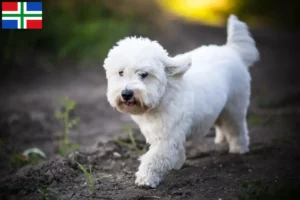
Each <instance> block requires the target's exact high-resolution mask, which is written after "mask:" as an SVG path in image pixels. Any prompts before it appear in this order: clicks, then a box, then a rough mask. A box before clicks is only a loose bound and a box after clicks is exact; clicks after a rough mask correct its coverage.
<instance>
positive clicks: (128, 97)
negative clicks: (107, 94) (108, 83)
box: [121, 89, 133, 101]
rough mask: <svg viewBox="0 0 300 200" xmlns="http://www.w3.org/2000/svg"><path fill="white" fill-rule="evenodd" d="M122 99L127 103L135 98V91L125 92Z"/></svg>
mask: <svg viewBox="0 0 300 200" xmlns="http://www.w3.org/2000/svg"><path fill="white" fill-rule="evenodd" d="M121 95H122V98H123V99H124V100H125V101H128V100H130V99H131V98H132V97H133V91H132V90H127V89H126V90H123V91H122V93H121Z"/></svg>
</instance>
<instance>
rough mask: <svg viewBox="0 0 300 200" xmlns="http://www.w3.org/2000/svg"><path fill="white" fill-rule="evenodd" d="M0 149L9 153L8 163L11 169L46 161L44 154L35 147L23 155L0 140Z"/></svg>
mask: <svg viewBox="0 0 300 200" xmlns="http://www.w3.org/2000/svg"><path fill="white" fill-rule="evenodd" d="M0 147H2V148H3V149H4V150H6V151H8V152H9V153H10V158H9V160H10V161H9V162H10V165H11V166H12V167H16V168H19V167H22V166H24V165H27V164H38V163H39V162H40V161H41V160H42V159H46V154H45V153H44V152H43V151H42V150H40V149H39V148H36V147H34V148H30V149H26V150H25V151H24V152H23V153H20V152H19V151H17V150H15V149H12V148H10V147H8V146H7V145H5V143H4V142H3V141H2V140H0Z"/></svg>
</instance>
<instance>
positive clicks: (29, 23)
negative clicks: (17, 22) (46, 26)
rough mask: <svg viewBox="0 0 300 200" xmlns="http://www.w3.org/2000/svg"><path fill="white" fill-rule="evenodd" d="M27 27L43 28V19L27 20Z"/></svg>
mask: <svg viewBox="0 0 300 200" xmlns="http://www.w3.org/2000/svg"><path fill="white" fill-rule="evenodd" d="M26 22H27V24H26V25H27V29H42V27H43V23H42V22H43V21H42V20H26Z"/></svg>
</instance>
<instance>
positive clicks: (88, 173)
mask: <svg viewBox="0 0 300 200" xmlns="http://www.w3.org/2000/svg"><path fill="white" fill-rule="evenodd" d="M75 162H76V163H77V165H78V167H79V168H80V169H81V171H82V172H83V173H84V175H85V176H86V178H87V180H88V182H89V184H88V185H89V191H90V193H91V194H93V193H94V190H95V185H96V182H97V181H98V180H100V179H103V178H109V177H111V176H112V175H111V174H106V175H103V176H101V177H99V178H97V179H94V178H93V175H92V166H91V165H90V166H89V170H87V169H86V168H85V167H84V166H83V165H82V164H80V163H79V162H77V161H75Z"/></svg>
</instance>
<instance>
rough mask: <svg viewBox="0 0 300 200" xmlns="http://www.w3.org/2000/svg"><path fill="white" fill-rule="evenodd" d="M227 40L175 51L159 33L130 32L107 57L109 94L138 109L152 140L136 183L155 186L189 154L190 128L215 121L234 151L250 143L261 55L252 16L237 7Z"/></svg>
mask: <svg viewBox="0 0 300 200" xmlns="http://www.w3.org/2000/svg"><path fill="white" fill-rule="evenodd" d="M227 32H228V36H227V43H226V44H225V45H222V46H216V45H209V46H203V47H200V48H197V49H195V50H193V51H191V52H188V53H185V54H181V55H178V56H175V57H169V56H168V53H167V51H166V50H165V49H163V47H162V46H160V45H159V44H158V43H157V42H156V41H151V40H149V39H147V38H136V37H128V38H125V39H123V40H121V41H119V42H118V43H117V45H116V46H114V47H113V48H112V49H111V50H110V51H109V54H108V56H107V58H106V59H105V62H104V68H105V70H106V77H107V79H108V89H107V98H108V101H109V103H110V104H111V106H112V107H114V108H116V109H117V110H118V111H120V112H123V113H128V114H130V115H131V117H132V119H133V120H134V121H135V122H136V123H137V124H138V125H139V127H140V129H141V132H142V133H143V135H144V136H145V138H146V141H147V143H149V144H150V149H149V151H148V152H147V153H146V154H144V155H143V156H141V158H140V161H141V164H140V166H139V169H138V172H137V173H136V181H135V183H136V184H137V185H139V186H150V187H156V186H157V185H158V184H159V183H160V181H161V180H162V179H163V176H164V174H166V173H167V172H168V171H170V170H172V169H180V168H181V166H182V165H183V163H184V161H185V158H186V157H185V149H184V143H185V141H186V137H187V135H189V134H191V133H194V132H197V133H200V134H203V135H204V134H206V133H207V132H208V131H209V129H210V128H211V127H212V126H215V128H216V137H215V143H221V142H223V141H225V140H226V141H227V142H228V144H229V152H230V153H241V154H242V153H245V152H247V151H249V148H248V145H249V136H248V129H247V122H246V114H247V108H248V105H249V98H250V74H249V72H248V67H250V66H251V65H252V64H253V63H254V62H255V61H257V60H258V59H259V53H258V50H257V48H256V46H255V42H254V40H253V39H252V37H251V36H250V34H249V32H248V27H247V25H246V24H245V23H243V22H241V21H239V20H238V19H237V17H236V16H234V15H231V16H230V17H229V20H228V27H227Z"/></svg>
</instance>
